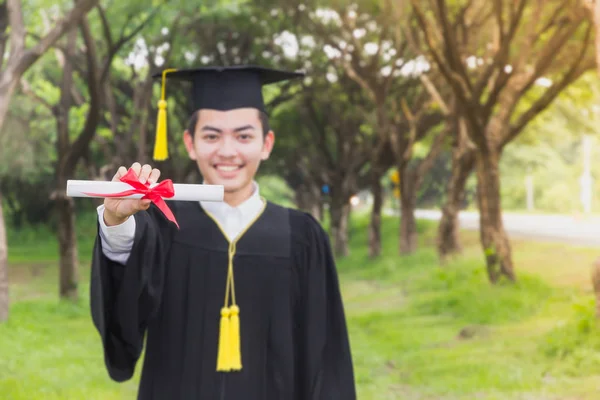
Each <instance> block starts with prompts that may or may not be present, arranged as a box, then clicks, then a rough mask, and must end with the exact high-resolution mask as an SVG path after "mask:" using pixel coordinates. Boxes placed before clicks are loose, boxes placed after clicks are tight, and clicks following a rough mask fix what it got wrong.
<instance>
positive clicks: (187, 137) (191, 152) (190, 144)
mask: <svg viewBox="0 0 600 400" xmlns="http://www.w3.org/2000/svg"><path fill="white" fill-rule="evenodd" d="M183 143H184V144H185V148H186V150H187V152H188V156H189V157H190V160H196V158H197V156H196V149H195V148H194V138H193V137H192V135H191V134H190V131H188V130H187V129H186V130H185V132H184V133H183Z"/></svg>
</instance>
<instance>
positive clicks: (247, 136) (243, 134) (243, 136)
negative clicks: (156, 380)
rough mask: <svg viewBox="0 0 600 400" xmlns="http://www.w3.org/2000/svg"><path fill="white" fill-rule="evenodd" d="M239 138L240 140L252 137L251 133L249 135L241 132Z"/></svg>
mask: <svg viewBox="0 0 600 400" xmlns="http://www.w3.org/2000/svg"><path fill="white" fill-rule="evenodd" d="M239 138H240V139H242V140H250V139H252V135H250V134H248V133H242V134H241V135H240V136H239Z"/></svg>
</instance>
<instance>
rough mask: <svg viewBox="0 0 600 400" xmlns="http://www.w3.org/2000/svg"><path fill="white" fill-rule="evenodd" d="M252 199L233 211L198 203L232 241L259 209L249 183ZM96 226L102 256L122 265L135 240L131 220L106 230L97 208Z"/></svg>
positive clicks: (257, 197) (256, 190) (260, 202)
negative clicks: (98, 226)
mask: <svg viewBox="0 0 600 400" xmlns="http://www.w3.org/2000/svg"><path fill="white" fill-rule="evenodd" d="M253 186H254V191H253V192H252V195H251V196H250V197H249V198H248V199H247V200H245V201H244V202H243V203H241V204H240V205H238V206H237V207H232V206H230V205H229V204H227V203H225V202H212V201H201V202H200V205H201V206H202V208H204V210H205V211H206V212H208V213H209V214H210V215H211V216H213V218H214V219H215V220H216V221H217V222H218V223H219V224H220V225H221V227H222V228H223V230H224V233H225V234H226V235H227V238H228V239H229V240H230V241H232V240H234V239H235V238H237V236H238V235H239V234H240V232H242V231H243V230H244V229H246V227H247V226H248V225H249V224H250V223H251V222H252V221H253V220H254V219H255V218H256V217H257V216H258V214H259V213H260V212H261V210H262V208H263V199H262V198H261V197H260V191H259V186H258V183H256V182H253ZM97 212H98V221H99V222H100V240H101V242H102V252H103V253H104V255H105V256H106V257H107V258H109V259H110V260H113V261H115V262H118V263H121V264H126V263H127V260H128V259H129V253H130V252H131V248H132V247H133V240H134V237H135V218H133V217H129V218H128V219H127V220H126V221H125V222H123V223H122V224H120V225H115V226H106V224H105V223H104V205H103V204H102V205H100V206H99V207H98V208H97Z"/></svg>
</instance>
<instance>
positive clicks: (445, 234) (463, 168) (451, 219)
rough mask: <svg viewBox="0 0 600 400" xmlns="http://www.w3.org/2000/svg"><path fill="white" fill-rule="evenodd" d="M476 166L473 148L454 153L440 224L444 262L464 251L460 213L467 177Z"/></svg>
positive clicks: (440, 248) (439, 248) (439, 242)
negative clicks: (458, 153) (457, 153)
mask: <svg viewBox="0 0 600 400" xmlns="http://www.w3.org/2000/svg"><path fill="white" fill-rule="evenodd" d="M474 166H475V152H474V151H473V150H467V151H466V152H463V153H462V154H460V155H458V156H454V155H453V160H452V172H451V176H450V181H449V182H448V186H447V189H446V191H447V198H446V203H445V204H444V206H443V207H442V218H441V220H440V223H439V226H438V237H437V248H438V254H439V257H440V259H441V260H442V262H445V261H446V259H447V257H449V256H451V255H453V254H458V253H461V252H462V246H461V244H460V236H459V227H460V224H459V222H458V213H459V212H460V208H461V205H462V202H463V201H464V197H465V185H466V183H467V179H468V178H469V175H471V172H472V171H473V167H474Z"/></svg>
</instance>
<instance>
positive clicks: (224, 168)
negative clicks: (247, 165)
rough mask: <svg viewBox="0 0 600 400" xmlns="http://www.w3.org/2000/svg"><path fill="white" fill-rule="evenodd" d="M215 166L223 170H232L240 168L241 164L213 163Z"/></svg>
mask: <svg viewBox="0 0 600 400" xmlns="http://www.w3.org/2000/svg"><path fill="white" fill-rule="evenodd" d="M215 168H216V169H218V170H219V171H223V172H232V171H237V170H238V169H240V168H242V165H215Z"/></svg>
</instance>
